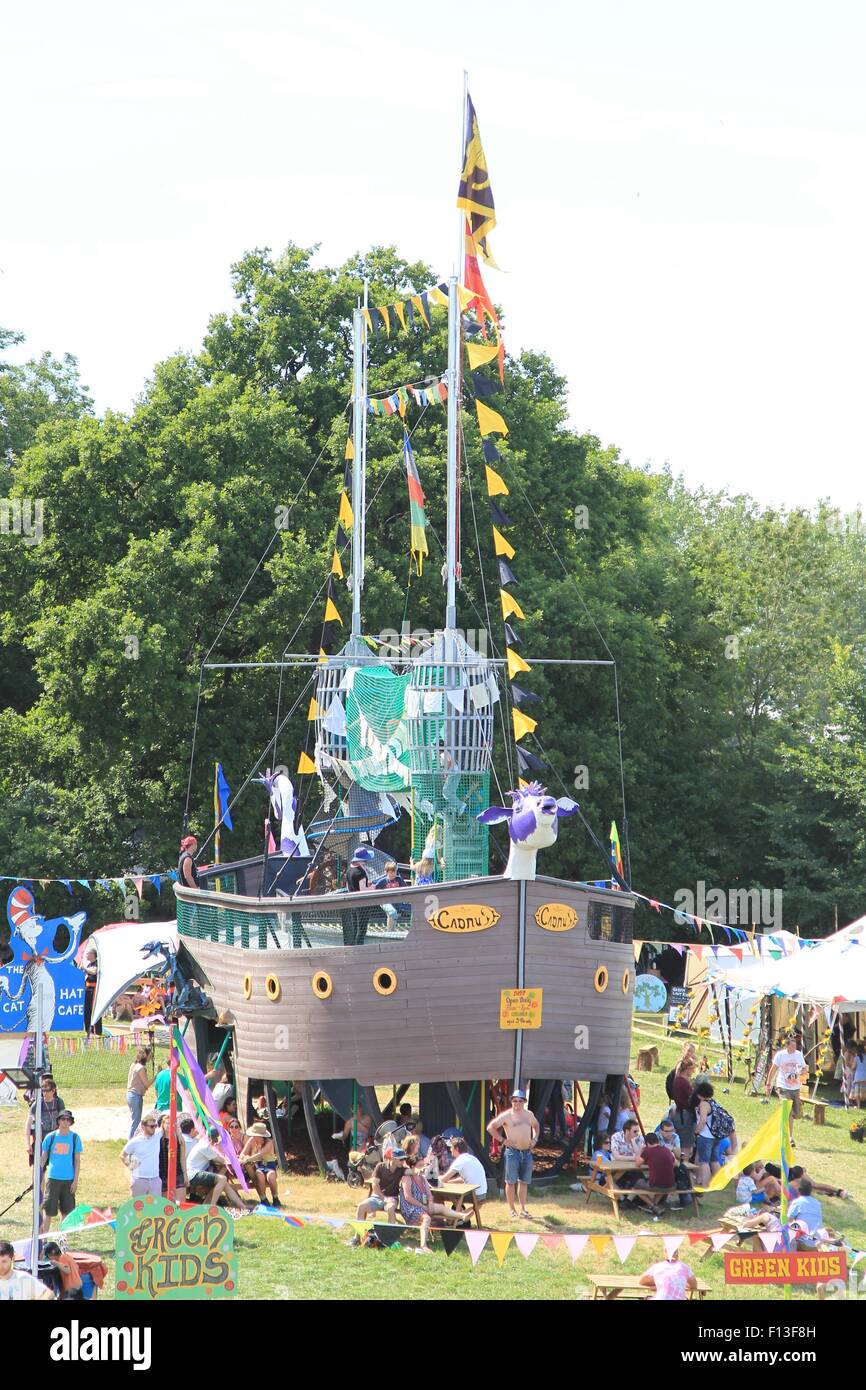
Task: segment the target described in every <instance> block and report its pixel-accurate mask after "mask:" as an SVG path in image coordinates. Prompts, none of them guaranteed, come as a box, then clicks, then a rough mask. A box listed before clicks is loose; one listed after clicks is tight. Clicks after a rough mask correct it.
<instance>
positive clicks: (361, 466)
mask: <svg viewBox="0 0 866 1390" xmlns="http://www.w3.org/2000/svg"><path fill="white" fill-rule="evenodd" d="M365 297H366V289H365ZM352 352H353V357H352V450H353V453H354V457H353V459H352V517H353V521H352V636H353V637H360V636H361V591H362V589H363V587H364V506H365V500H366V499H365V489H366V469H365V459H364V437H365V420H364V413H365V411H366V408H367V403H366V401H365V400H364V376H365V373H364V315H363V314H362V312H361V310H360V309H355V310H354V312H353V314H352Z"/></svg>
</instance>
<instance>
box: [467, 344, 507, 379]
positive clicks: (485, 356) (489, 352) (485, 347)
mask: <svg viewBox="0 0 866 1390" xmlns="http://www.w3.org/2000/svg"><path fill="white" fill-rule="evenodd" d="M498 355H499V344H498V343H467V344H466V356H467V357H468V358H469V366H470V369H471V370H472V371H473V372H474V371H475V369H476V368H477V367H483V366H484V365H485V363H487V362H492V361H493V359H494V357H498Z"/></svg>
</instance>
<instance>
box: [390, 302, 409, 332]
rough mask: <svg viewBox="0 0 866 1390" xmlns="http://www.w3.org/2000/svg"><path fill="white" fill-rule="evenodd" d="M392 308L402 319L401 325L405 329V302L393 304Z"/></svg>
mask: <svg viewBox="0 0 866 1390" xmlns="http://www.w3.org/2000/svg"><path fill="white" fill-rule="evenodd" d="M391 308H392V309H393V310H394V313H395V314H396V315H397V317H398V319H399V320H400V327H401V328H403V329H405V327H406V307H405V305H403V304H392V305H391Z"/></svg>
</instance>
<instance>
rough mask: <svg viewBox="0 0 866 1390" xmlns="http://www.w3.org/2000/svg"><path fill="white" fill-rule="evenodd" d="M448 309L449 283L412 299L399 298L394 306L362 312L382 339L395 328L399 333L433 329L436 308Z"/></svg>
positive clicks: (373, 331)
mask: <svg viewBox="0 0 866 1390" xmlns="http://www.w3.org/2000/svg"><path fill="white" fill-rule="evenodd" d="M434 305H435V306H437V307H438V308H444V309H447V308H448V286H447V284H441V285H431V286H429V288H428V289H426V290H422V291H421V293H420V294H411V295H409V297H408V299H398V300H397V301H396V302H395V303H394V304H377V305H375V306H372V305H371V306H370V308H369V309H362V310H361V312H362V314H363V315H364V318H365V319H366V321H367V327H368V328H369V329H370V330H371V332H372V333H374V334H375V336H376V337H377V338H378V337H380V336H381V335H382V334H383V333H384V335H385V337H386V338H390V336H391V329H392V328H393V330H394V332H395V333H405V332H406V331H407V330H409V329H416V328H429V327H430V320H431V317H432V314H431V310H432V308H433V306H434Z"/></svg>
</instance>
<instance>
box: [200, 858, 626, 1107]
mask: <svg viewBox="0 0 866 1390" xmlns="http://www.w3.org/2000/svg"><path fill="white" fill-rule="evenodd" d="M527 890H528V891H527V909H528V910H527V924H526V984H527V985H530V986H536V987H541V988H542V989H543V990H544V996H543V1010H542V1027H541V1028H540V1029H539V1030H527V1031H526V1032H525V1033H524V1068H523V1071H524V1075H525V1076H527V1077H528V1076H545V1077H559V1076H563V1077H570V1076H572V1075H575V1074H577V1075H579V1076H580V1077H581V1078H586V1079H588V1080H594V1079H596V1078H601V1077H603V1076H606V1075H607V1074H608V1073H609V1072H612V1071H617V1070H624V1069H626V1065H627V1060H628V1050H629V1035H630V1020H631V991H630V992H629V995H628V996H624V995H623V993H622V990H621V977H622V972H623V970H624V969H625V968H626V967H627V966H629V965H631V967H632V975H633V964H634V957H633V953H632V948H631V945H629V944H622V945H620V944H613V943H610V942H589V941H587V939H586V909H587V903H588V901H589V899H590V896H592V897H598V898H602V899H603V898H607V899H608V900H609V899H610V898H611V897H612V896H615V898H616V901H617V903H618V904H623V903H629V904H630V903H631V900H630V899H628V898H627V895H625V894H616V895H611V894H610V893H605V892H604V890H600V891H597V890H589V891H588V890H586V889H580V888H577V887H576V886H575V885H573V884H569V883H567V882H564V881H562V880H555V879H538V880H536V881H535V882H534V883H529V884H527ZM175 892H176V894H177V896H178V898H179V899H181V900H182V901H184V902H186V903H203V904H207V905H213V906H216V907H218V908H225V907H231V908H233V909H235V910H236V911H237V910H240V911H244V912H256V913H264V912H270V911H283V912H284V913H285V912H286V901H285V899H254V898H249V899H248V898H240V897H237V896H235V895H233V894H223V893H221V894H215V893H210V892H200V891H197V890H193V889H186V888H181V887H178V886H176V887H175ZM518 895H519V888H518V884H517V883H513V882H511V881H510V880H506V879H502V878H484V879H469V880H461V881H460V882H456V883H448V884H435V885H433V886H431V887H424V888H402V889H398V890H395V891H394V892H393V893H384V892H379V893H363V894H362V893H358V894H352V895H351V899H350V900H347V897H346V895H329V896H328V897H327V898H320V899H311V898H305V899H297V900H294V901H293V902H292V905H291V908H290V909H289V912H290V913H291V912H299V911H303V914H304V916H307V917H309V918H311V919H312V918H314V916H315V914H316V912H317V911H318V912H319V913H320V914H321V913H322V912H323V910H324V909H326V908H327V907H331V908H341V909H346V908H347V907H351V908H352V909H358V908H363V907H365V906H371V905H379V906H381V905H382V904H383V902H385V901H389V900H390V901H394V902H401V903H406V904H409V905H410V906H411V910H412V921H411V927H410V929H409V932H408V935H407V936H406V937H404V938H400V937H394V938H393V939H390V940H383V939H381V938H380V939H375V940H371V939H369V938H368V939H367V940H366V941H365V942H364V944H363V945H360V946H343V945H339V946H336V945H335V946H332V947H330V946H324V947H318V946H317V947H314V948H312V949H309V948H305V949H301V950H299V949H276V948H273V947H272V948H271V949H267V950H261V949H257V948H256V947H252V948H250V949H244V948H242V947H241V946H240V945H238V946H229V945H226V944H224V942H214V941H211V940H208V939H206V938H205V939H198V938H196V937H194V936H192V935H189V934H184V935H183V940H184V943H185V944H186V946H187V947H188V949H189V951H190V953H191V954H192V956H193V957H194V958H195V959H196V960H197V961H198V962H199V965H200V967H201V969H202V971H203V973H204V975H205V976H206V977H207V980H208V981H209V984H208V991H209V993H210V995H211V998H212V999H213V1001H214V1004H215V1005H216V1007H217V1009H218V1010H220V1011H222V1010H228V1011H230V1012H231V1014H232V1015H233V1016H234V1019H235V1025H234V1026H235V1059H236V1066H237V1068H238V1070H239V1072H240V1073H241V1074H242V1075H243V1076H245V1077H250V1076H256V1077H264V1078H268V1079H270V1080H293V1081H317V1080H325V1079H328V1078H331V1077H335V1076H350V1075H351V1076H355V1077H356V1078H357V1080H358V1081H359V1083H361V1084H362V1085H392V1084H399V1083H401V1082H409V1081H415V1082H421V1081H443V1080H449V1081H461V1080H468V1081H471V1080H476V1079H477V1078H478V1077H495V1078H498V1077H508V1076H510V1075H511V1074H512V1067H513V1062H514V1033H513V1032H512V1031H510V1030H503V1029H500V1027H499V1005H500V993H501V991H502V990H503V989H509V988H514V987H515V984H516V981H517V972H518V960H517V953H518V939H519V933H518V921H517V916H518ZM431 899H435V900H436V901H435V903H432V902H431ZM548 901H556V902H561V903H564V904H567V905H569V906H572V907H573V908H574V909H575V910H576V911H577V913H578V916H579V921H578V924H577V926H576V927H575V928H574V929H572V930H571V931H566V932H548V931H544V930H542V929H541V928H539V927H538V926H537V924H536V922H535V920H534V913H535V910H536V908H537V907H538V906H539V905H540V904H541V903H543V902H548ZM473 903H481V904H484V905H487V906H491V907H493V908H495V909H496V911H497V912H498V913H499V914H500V917H499V921H498V922H496V923H495V924H494V925H493V926H492V927H490V928H487V929H486V930H483V931H475V932H463V931H455V932H441V931H437V930H435V928H433V927H432V926H431V925H430V923H429V921H428V920H427V915H426V914H427V913H429V912H431V911H433V910H436V909H438V908H440V907H451V908H454V907H459V906H460V905H464V904H473ZM252 938H253V940H258V933H257V932H255V931H254V932H253V933H252ZM599 961H604V963H605V964H606V965H607V966H608V969H609V972H610V983H609V984H608V988H607V991H606V992H605V994H604V995H599V994H597V993H596V992H595V990H594V989H593V985H592V981H593V976H594V974H595V970H596V965H597V963H598V962H599ZM378 968H385V969H388V970H390V971H392V972H393V973H394V975H395V976H396V980H397V986H396V989H395V990H394V992H393V994H390V995H382V994H379V993H377V991H376V990H375V988H374V986H373V975H374V972H375V971H376V970H377V969H378ZM322 970H324V971H326V972H327V973H328V975H329V976H330V978H331V980H332V982H333V991H332V993H331V995H330V997H329V998H328V999H321V998H318V997H317V996H316V995H315V993H314V991H313V988H312V980H313V977H314V975H315V974H316V973H317V972H319V971H322ZM245 975H249V976H250V977H251V980H252V994H251V997H250V998H249V999H245V998H244V989H243V981H244V976H245ZM268 975H273V976H274V977H275V978H276V979H277V980H278V981H279V984H280V998H279V1000H277V1001H275V1002H272V1001H271V1000H270V999H269V998H268V997H267V993H266V989H265V980H266V977H267V976H268ZM632 985H633V980H632ZM576 1024H586V1025H587V1026H588V1027H589V1030H590V1047H589V1050H588V1051H585V1052H577V1051H575V1047H574V1039H575V1033H574V1029H575V1025H576ZM576 1066H577V1067H578V1070H577V1071H575V1067H576Z"/></svg>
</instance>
